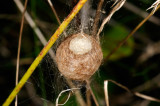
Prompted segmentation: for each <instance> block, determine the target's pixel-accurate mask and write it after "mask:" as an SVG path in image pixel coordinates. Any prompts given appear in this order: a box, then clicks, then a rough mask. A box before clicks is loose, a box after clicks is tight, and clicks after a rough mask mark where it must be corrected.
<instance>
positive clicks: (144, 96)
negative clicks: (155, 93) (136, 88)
mask: <svg viewBox="0 0 160 106" xmlns="http://www.w3.org/2000/svg"><path fill="white" fill-rule="evenodd" d="M107 81H109V82H112V83H114V84H116V85H117V86H119V87H121V88H123V89H124V90H126V91H128V92H129V93H132V94H133V95H135V96H137V97H140V98H143V99H146V100H150V101H155V102H160V99H157V98H154V97H151V96H147V95H144V94H142V93H139V92H133V91H131V90H129V89H128V88H127V87H126V86H124V85H122V84H120V83H118V82H116V81H113V80H107Z"/></svg>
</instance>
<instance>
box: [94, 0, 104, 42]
mask: <svg viewBox="0 0 160 106" xmlns="http://www.w3.org/2000/svg"><path fill="white" fill-rule="evenodd" d="M103 2H104V0H99V3H98V6H97V10H96V15H95V19H94V24H93V28H92V35H93V36H95V38H96V39H98V40H99V36H96V34H97V31H98V24H99V20H100V16H101V11H102V6H103Z"/></svg>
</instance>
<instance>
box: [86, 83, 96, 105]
mask: <svg viewBox="0 0 160 106" xmlns="http://www.w3.org/2000/svg"><path fill="white" fill-rule="evenodd" d="M86 82H87V86H88V89H89V91H90V92H91V95H92V97H93V100H94V102H95V104H96V106H99V103H98V101H97V99H96V97H95V95H94V93H93V91H92V88H91V86H90V81H89V80H86Z"/></svg>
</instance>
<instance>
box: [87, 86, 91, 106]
mask: <svg viewBox="0 0 160 106" xmlns="http://www.w3.org/2000/svg"><path fill="white" fill-rule="evenodd" d="M86 100H87V106H92V104H91V92H90V89H88V87H87V90H86Z"/></svg>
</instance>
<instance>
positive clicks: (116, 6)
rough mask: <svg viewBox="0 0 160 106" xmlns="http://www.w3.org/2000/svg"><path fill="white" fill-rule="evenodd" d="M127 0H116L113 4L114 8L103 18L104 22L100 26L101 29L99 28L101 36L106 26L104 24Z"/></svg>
mask: <svg viewBox="0 0 160 106" xmlns="http://www.w3.org/2000/svg"><path fill="white" fill-rule="evenodd" d="M125 1H126V0H116V1H115V3H114V4H113V5H112V7H111V8H112V10H111V12H110V13H109V15H108V16H107V17H106V18H105V19H104V20H103V22H102V25H101V26H100V28H99V30H98V33H97V36H99V34H100V33H101V32H102V30H103V28H104V25H105V24H106V23H107V22H108V21H109V20H110V19H111V17H112V15H113V14H114V13H115V12H116V11H118V10H119V9H120V8H121V7H122V6H123V4H124V3H125Z"/></svg>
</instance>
